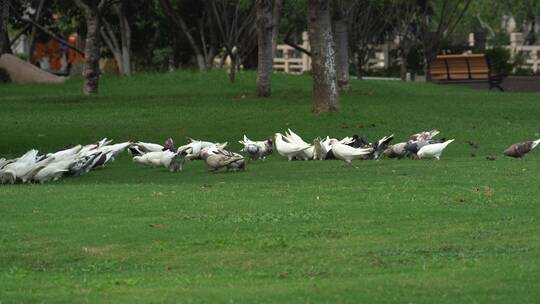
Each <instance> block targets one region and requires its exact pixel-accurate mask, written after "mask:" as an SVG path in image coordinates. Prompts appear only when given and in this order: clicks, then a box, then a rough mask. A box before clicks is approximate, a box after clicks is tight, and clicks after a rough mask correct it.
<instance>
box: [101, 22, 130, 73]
mask: <svg viewBox="0 0 540 304" xmlns="http://www.w3.org/2000/svg"><path fill="white" fill-rule="evenodd" d="M101 21H102V23H103V24H104V26H103V27H101V28H100V33H101V38H103V40H104V41H105V44H106V45H107V47H108V48H109V50H110V51H111V52H112V53H113V57H114V61H116V65H117V66H118V72H119V73H120V74H124V64H123V63H124V61H123V59H122V50H121V47H120V44H119V43H118V39H116V36H115V34H114V31H113V29H112V26H111V25H110V24H109V22H107V20H106V19H105V18H103V20H101Z"/></svg>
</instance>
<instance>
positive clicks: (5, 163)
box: [0, 158, 10, 169]
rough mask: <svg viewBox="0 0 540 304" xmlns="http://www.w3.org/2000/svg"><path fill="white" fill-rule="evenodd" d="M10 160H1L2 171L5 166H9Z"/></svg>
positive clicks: (0, 167)
mask: <svg viewBox="0 0 540 304" xmlns="http://www.w3.org/2000/svg"><path fill="white" fill-rule="evenodd" d="M9 162H10V160H8V159H5V158H0V169H2V168H4V166H5V165H7V164H9Z"/></svg>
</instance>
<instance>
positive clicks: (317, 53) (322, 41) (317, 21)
mask: <svg viewBox="0 0 540 304" xmlns="http://www.w3.org/2000/svg"><path fill="white" fill-rule="evenodd" d="M328 2H329V1H326V0H308V1H307V6H308V7H307V15H308V29H309V43H310V44H311V59H312V63H311V66H312V68H311V69H312V75H313V97H312V98H313V108H312V110H313V112H315V113H319V112H332V111H339V109H340V105H339V95H338V91H337V83H336V65H335V62H334V55H335V54H334V41H333V38H332V24H331V20H330V4H329V3H328Z"/></svg>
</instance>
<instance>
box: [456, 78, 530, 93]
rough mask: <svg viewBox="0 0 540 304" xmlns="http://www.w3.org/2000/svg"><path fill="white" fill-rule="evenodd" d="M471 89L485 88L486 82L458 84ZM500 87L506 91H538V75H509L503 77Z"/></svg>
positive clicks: (486, 87)
mask: <svg viewBox="0 0 540 304" xmlns="http://www.w3.org/2000/svg"><path fill="white" fill-rule="evenodd" d="M460 85H464V86H468V87H470V88H473V89H478V90H487V89H488V88H489V85H488V84H487V83H466V84H460ZM502 87H503V89H504V90H505V91H508V92H540V77H528V76H511V77H507V78H506V79H504V81H503V83H502Z"/></svg>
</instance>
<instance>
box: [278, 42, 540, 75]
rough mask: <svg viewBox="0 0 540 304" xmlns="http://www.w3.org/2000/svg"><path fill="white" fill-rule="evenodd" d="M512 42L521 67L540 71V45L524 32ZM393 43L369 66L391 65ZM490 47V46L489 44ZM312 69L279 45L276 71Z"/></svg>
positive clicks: (302, 58)
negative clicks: (527, 41)
mask: <svg viewBox="0 0 540 304" xmlns="http://www.w3.org/2000/svg"><path fill="white" fill-rule="evenodd" d="M302 40H303V41H302V45H301V46H302V48H304V49H306V50H310V46H309V40H308V35H307V32H304V33H303V34H302ZM469 41H470V42H471V43H470V46H474V35H473V34H470V35H469ZM510 41H511V44H510V45H509V46H507V48H508V49H509V50H510V54H511V55H512V58H515V57H516V56H517V55H521V56H524V62H523V65H522V66H521V68H523V69H530V70H532V71H533V72H535V73H538V72H540V45H523V42H524V40H523V34H522V33H512V34H511V35H510ZM390 48H391V44H383V45H379V46H377V47H376V49H375V52H374V54H373V56H372V57H371V58H369V60H368V64H367V68H369V69H384V68H387V67H389V66H390V60H391V59H390ZM488 48H489V46H488ZM310 70H311V58H310V57H309V56H308V55H306V54H305V53H302V52H300V51H297V50H296V49H294V48H293V47H291V46H288V45H286V44H280V45H278V46H277V53H276V56H275V57H274V71H278V72H285V73H291V74H299V73H303V72H306V71H310Z"/></svg>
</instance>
